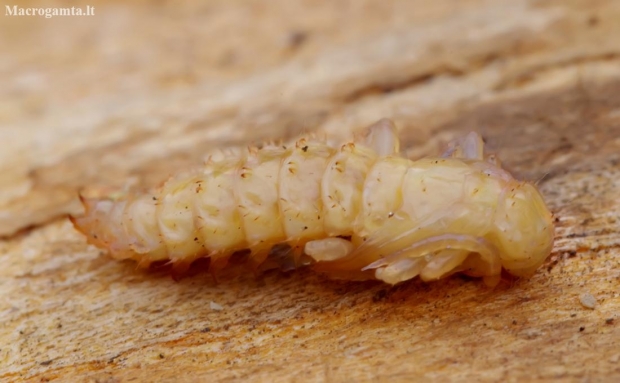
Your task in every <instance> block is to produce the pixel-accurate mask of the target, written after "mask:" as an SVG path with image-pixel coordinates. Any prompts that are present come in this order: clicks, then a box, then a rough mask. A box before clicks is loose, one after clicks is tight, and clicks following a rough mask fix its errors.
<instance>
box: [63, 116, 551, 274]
mask: <svg viewBox="0 0 620 383" xmlns="http://www.w3.org/2000/svg"><path fill="white" fill-rule="evenodd" d="M398 150H399V147H398V139H397V137H396V131H395V128H394V127H393V125H392V124H391V123H390V122H388V121H387V120H382V121H380V122H378V123H377V124H375V125H373V126H372V127H370V128H369V130H368V134H367V135H366V136H365V137H360V138H358V140H356V142H354V143H349V144H346V145H343V146H342V147H340V148H332V147H329V146H328V145H326V144H325V143H323V142H320V141H317V140H310V139H302V140H300V141H298V142H297V144H296V146H295V147H294V148H289V149H285V148H282V147H276V146H267V147H265V148H262V149H260V150H253V151H250V153H248V154H247V155H246V156H240V157H238V158H237V157H235V158H228V159H226V160H225V161H223V162H216V163H210V164H208V165H207V166H206V167H205V169H203V170H202V171H201V172H198V173H193V174H189V175H181V176H178V177H175V178H172V179H170V180H169V181H167V182H166V183H165V184H164V186H163V187H162V188H161V189H159V190H158V191H156V192H155V193H154V194H148V195H135V196H129V197H126V198H124V199H122V200H118V201H114V202H112V201H109V200H101V201H92V200H91V201H85V204H86V210H87V211H86V215H85V216H84V217H80V218H74V219H73V220H74V223H75V225H76V227H77V228H78V229H79V230H81V231H82V232H84V233H85V234H86V235H87V237H88V238H89V239H90V241H91V242H92V243H94V244H96V245H98V246H99V247H102V248H106V249H108V250H109V251H110V252H111V253H112V255H113V256H115V257H117V258H132V259H136V260H137V261H139V262H140V263H141V264H143V265H148V264H150V263H152V262H155V261H161V260H166V259H169V260H170V261H171V262H173V263H174V264H178V265H188V264H189V263H190V262H191V261H193V260H195V259H196V258H199V257H211V258H212V263H213V265H214V267H216V268H217V267H222V266H223V265H224V264H225V263H226V260H227V259H228V257H229V256H230V255H232V254H233V253H234V252H236V251H239V250H243V249H250V250H252V259H253V260H254V262H255V263H256V264H260V263H262V262H263V261H265V259H266V258H267V257H268V255H269V251H270V249H271V248H272V247H273V246H274V245H276V244H279V243H288V244H290V245H291V247H292V249H293V250H292V252H291V254H292V255H291V256H292V257H294V258H295V260H298V259H299V257H300V256H301V253H302V250H305V254H306V255H307V256H309V257H311V259H312V260H313V267H315V268H316V269H317V270H319V271H322V272H325V273H328V274H331V275H332V276H334V277H340V278H349V279H361V278H372V277H374V278H377V279H380V280H383V281H385V282H387V283H391V284H394V283H398V282H400V281H403V280H407V279H410V278H413V277H415V276H417V275H420V276H421V277H422V278H423V279H425V280H432V279H438V278H441V277H443V276H446V275H450V274H452V273H454V272H458V271H460V272H464V273H467V274H469V275H474V276H481V277H484V278H485V280H486V281H487V282H488V283H490V284H494V283H496V282H497V281H498V280H499V275H500V272H501V269H502V267H503V268H504V269H506V270H507V271H508V272H510V273H512V274H514V275H518V276H522V275H528V274H531V273H532V272H533V271H534V270H535V269H536V268H537V267H538V266H540V264H541V263H542V262H543V261H544V259H545V258H546V257H547V255H548V254H549V252H550V251H551V247H552V244H553V224H552V215H551V213H550V212H549V211H548V210H547V208H546V207H545V205H544V202H543V201H542V198H541V196H540V194H539V193H538V191H537V190H536V188H535V187H534V186H532V185H531V184H529V183H524V182H519V181H516V180H515V179H514V178H512V176H510V174H508V173H507V172H505V171H504V170H502V169H501V168H500V167H499V165H498V164H497V162H496V161H495V160H485V158H484V154H483V150H482V141H481V139H480V137H479V136H478V135H476V134H470V135H468V136H467V137H465V138H464V139H463V140H461V141H459V142H456V143H455V144H453V145H452V147H451V148H450V150H449V151H448V152H447V153H446V154H445V155H444V157H438V158H426V159H421V160H418V161H411V160H408V159H405V158H402V157H400V156H399V154H398ZM215 265H219V266H215Z"/></svg>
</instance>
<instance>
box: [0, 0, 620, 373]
mask: <svg viewBox="0 0 620 383" xmlns="http://www.w3.org/2000/svg"><path fill="white" fill-rule="evenodd" d="M23 3H24V4H26V5H25V6H37V4H38V2H36V1H27V2H23ZM58 4H59V6H61V5H63V3H62V2H59V3H58ZM72 5H74V4H73V3H72ZM89 5H94V6H95V7H96V15H95V16H93V17H91V18H62V19H61V18H55V19H54V18H52V19H44V18H38V17H22V18H15V17H8V16H3V23H2V24H0V31H2V33H0V52H3V54H2V57H1V58H0V82H1V83H2V84H3V86H2V87H0V236H2V238H3V239H1V240H0V261H1V263H2V265H3V267H2V269H0V297H1V299H0V323H2V326H0V380H2V381H33V382H36V381H55V380H56V381H93V382H94V381H98V382H126V381H153V380H154V379H155V380H158V381H188V382H189V381H204V380H209V381H223V382H225V381H246V380H251V381H269V382H280V381H282V382H284V381H287V382H288V381H317V382H322V381H329V382H331V381H351V380H353V381H412V380H419V379H432V380H434V381H472V380H476V381H615V380H619V379H620V348H619V346H618V345H619V344H620V325H619V323H620V224H619V222H620V221H619V219H620V198H619V196H620V182H619V181H618V180H620V43H619V42H618V39H617V37H616V36H620V3H619V2H618V1H615V0H609V1H604V0H601V1H586V0H582V1H578V0H570V1H561V0H544V1H525V0H510V1H508V0H503V1H499V0H498V1H482V0H469V1H463V2H454V1H449V0H440V1H434V2H432V3H429V2H426V1H421V0H412V1H405V0H402V1H389V2H388V1H382V2H378V1H370V0H366V1H357V2H348V1H317V2H313V3H312V4H310V3H307V4H306V3H301V2H299V3H293V2H288V1H284V0H272V1H270V2H264V1H259V0H244V1H237V2H228V1H224V0H219V1H217V0H212V1H208V2H198V1H182V2H166V1H161V2H146V1H136V2H132V3H130V4H128V3H125V2H114V1H106V2H103V1H92V2H90V4H89ZM45 6H49V4H47V3H46V5H45ZM5 21H6V22H5ZM381 117H389V118H392V119H394V121H395V122H396V123H397V125H398V127H399V130H400V131H401V134H402V136H403V140H404V148H405V150H406V152H407V154H408V155H409V156H411V157H419V156H422V155H427V154H432V153H436V152H437V151H438V150H439V149H440V147H441V146H442V145H443V144H444V143H445V142H447V141H448V140H450V139H451V138H453V137H455V136H457V135H459V134H462V133H463V132H467V131H470V130H477V131H480V132H481V133H482V134H483V136H484V138H485V140H486V141H487V143H488V145H489V146H490V147H491V148H492V149H493V150H495V151H496V152H497V153H498V155H499V157H500V158H501V159H502V160H503V162H504V163H505V164H506V167H507V168H509V169H510V170H511V171H512V172H514V173H515V174H517V175H519V177H521V178H523V179H528V180H531V181H535V182H537V183H538V185H539V187H540V189H541V191H542V192H543V194H544V196H545V199H546V201H547V202H548V204H549V206H550V207H551V209H552V210H553V211H554V213H555V214H556V216H557V220H556V224H557V229H556V245H555V248H554V251H553V253H552V254H551V256H550V258H549V259H548V260H547V262H546V264H545V265H544V267H543V268H541V270H539V272H538V273H537V274H536V275H535V276H534V277H533V278H531V279H529V280H519V281H516V282H514V283H511V284H507V283H504V284H501V285H500V286H499V287H497V288H495V289H493V290H489V289H487V288H486V287H484V286H483V284H482V283H480V282H479V281H476V280H469V279H465V278H458V277H457V278H452V279H449V280H447V281H441V282H437V283H430V284H424V283H421V282H419V281H411V282H408V283H404V284H401V285H398V286H395V287H388V286H386V285H382V284H380V283H374V282H367V283H351V282H349V283H346V282H339V281H329V280H326V279H325V278H323V277H322V276H320V275H315V274H313V273H311V272H309V271H306V270H299V271H296V272H292V273H288V274H283V273H279V272H269V273H267V274H265V275H263V276H261V277H255V276H253V275H248V274H247V273H241V272H239V270H230V271H229V273H230V275H227V276H224V277H223V278H222V280H221V281H220V282H219V283H217V284H215V283H214V282H213V280H212V279H211V278H210V276H209V275H208V274H204V273H198V274H197V275H194V276H191V277H188V278H185V279H183V280H181V281H179V282H175V281H173V280H172V279H171V278H170V277H169V276H168V274H166V273H165V272H164V271H161V270H151V271H143V270H137V269H136V266H135V264H133V263H131V262H117V261H113V260H111V259H109V257H108V256H107V255H106V254H103V253H101V252H99V251H98V250H97V249H94V248H92V247H89V246H87V245H86V243H85V241H84V238H83V237H81V236H80V235H79V234H78V233H77V232H75V231H74V230H73V228H72V227H71V225H70V223H69V222H68V220H67V219H66V214H67V213H79V211H80V206H79V204H78V203H77V200H76V195H77V191H78V190H80V189H83V188H86V189H87V190H88V189H96V188H98V187H126V186H128V185H139V186H152V185H155V184H157V183H159V182H161V181H162V180H165V179H166V178H167V177H168V175H169V174H171V173H173V172H174V171H175V170H178V169H183V168H186V167H188V166H196V165H197V164H199V163H200V162H201V161H202V160H203V159H204V158H205V157H207V156H208V155H210V154H212V153H214V152H216V151H217V150H220V149H222V148H228V147H238V146H243V145H248V144H250V143H252V142H260V141H263V140H267V139H284V140H292V139H294V138H295V137H297V136H299V135H300V134H302V133H304V132H313V131H317V132H324V133H325V134H327V135H328V136H330V137H333V138H334V139H344V138H345V137H347V136H349V135H350V134H351V132H353V131H354V130H356V129H359V128H362V127H364V126H365V125H367V124H370V123H372V122H374V121H375V120H377V119H379V118H381ZM584 294H591V295H592V296H593V297H595V298H596V306H595V307H594V309H590V308H587V307H584V306H583V305H582V304H581V302H580V298H581V297H582V296H583V295H584ZM212 303H215V305H213V304H212ZM217 305H221V306H222V310H217V308H218V306H217Z"/></svg>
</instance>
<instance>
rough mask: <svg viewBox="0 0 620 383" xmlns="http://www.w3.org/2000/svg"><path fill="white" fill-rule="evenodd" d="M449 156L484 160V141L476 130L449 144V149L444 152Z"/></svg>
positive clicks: (443, 155) (444, 155) (445, 155)
mask: <svg viewBox="0 0 620 383" xmlns="http://www.w3.org/2000/svg"><path fill="white" fill-rule="evenodd" d="M442 157H444V158H447V157H451V158H465V159H470V160H480V161H482V160H484V141H482V137H480V135H479V134H478V133H476V132H470V133H468V134H467V135H466V136H464V137H461V138H458V139H456V140H454V141H452V142H450V143H449V144H448V149H447V150H446V151H445V152H444V153H443V154H442Z"/></svg>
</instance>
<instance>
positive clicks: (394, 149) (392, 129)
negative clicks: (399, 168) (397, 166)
mask: <svg viewBox="0 0 620 383" xmlns="http://www.w3.org/2000/svg"><path fill="white" fill-rule="evenodd" d="M355 142H358V143H360V144H362V145H364V146H367V147H369V148H371V149H372V150H374V151H375V153H377V155H379V156H380V157H383V156H389V155H394V154H396V155H397V154H399V152H400V140H399V139H398V131H397V130H396V126H395V125H394V123H393V122H392V121H391V120H389V119H387V118H382V119H381V120H379V121H377V122H375V123H374V124H372V125H370V126H369V127H368V128H366V129H365V130H364V132H363V133H362V134H360V135H359V136H357V137H356V138H355Z"/></svg>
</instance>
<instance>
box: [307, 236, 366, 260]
mask: <svg viewBox="0 0 620 383" xmlns="http://www.w3.org/2000/svg"><path fill="white" fill-rule="evenodd" d="M353 249H354V246H353V244H352V243H351V242H350V241H347V240H346V239H343V238H337V237H336V238H325V239H317V240H315V241H310V242H308V243H306V246H305V248H304V252H305V253H306V254H307V255H309V256H310V257H311V258H312V259H314V260H315V261H317V262H321V261H334V260H336V259H340V258H343V257H346V256H347V255H348V254H349V253H351V252H352V251H353Z"/></svg>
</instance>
